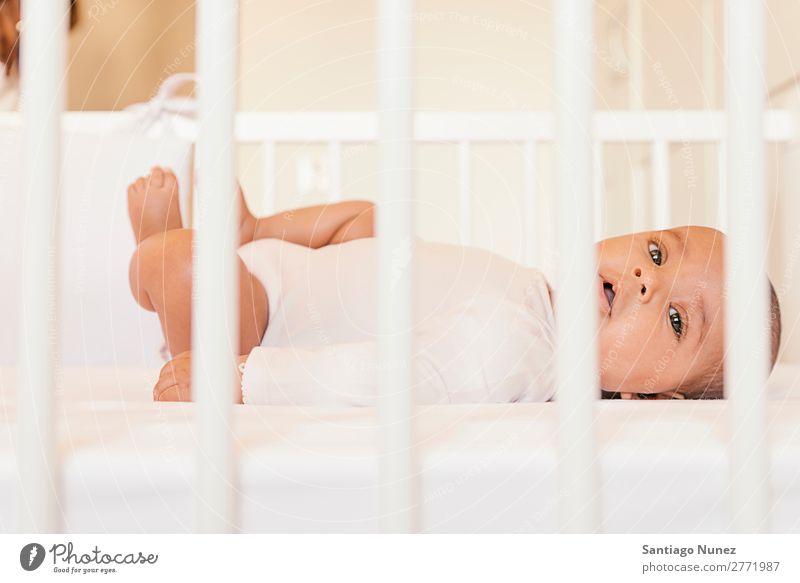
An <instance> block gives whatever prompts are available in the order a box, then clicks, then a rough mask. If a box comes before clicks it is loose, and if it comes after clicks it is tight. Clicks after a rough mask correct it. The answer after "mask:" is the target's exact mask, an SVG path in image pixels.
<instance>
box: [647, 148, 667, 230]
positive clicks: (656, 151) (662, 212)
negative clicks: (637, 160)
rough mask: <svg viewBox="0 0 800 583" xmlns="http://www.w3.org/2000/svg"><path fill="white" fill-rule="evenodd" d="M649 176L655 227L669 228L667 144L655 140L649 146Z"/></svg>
mask: <svg viewBox="0 0 800 583" xmlns="http://www.w3.org/2000/svg"><path fill="white" fill-rule="evenodd" d="M650 159H651V163H650V164H651V166H650V168H651V177H652V180H653V186H652V188H653V215H654V216H653V220H652V224H653V225H654V226H655V228H656V229H659V230H660V229H669V228H670V227H671V226H672V225H671V222H672V211H671V205H670V187H669V178H670V177H669V144H667V142H665V141H663V140H656V141H655V142H653V144H652V146H651V153H650Z"/></svg>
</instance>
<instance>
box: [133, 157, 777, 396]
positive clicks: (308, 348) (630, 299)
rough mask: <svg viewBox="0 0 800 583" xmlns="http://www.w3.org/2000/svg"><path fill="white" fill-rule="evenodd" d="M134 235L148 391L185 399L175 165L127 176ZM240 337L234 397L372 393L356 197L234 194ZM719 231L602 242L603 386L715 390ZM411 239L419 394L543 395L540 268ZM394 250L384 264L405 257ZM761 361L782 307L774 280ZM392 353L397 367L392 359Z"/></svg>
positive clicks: (719, 353) (369, 217) (185, 248)
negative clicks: (270, 202) (278, 205)
mask: <svg viewBox="0 0 800 583" xmlns="http://www.w3.org/2000/svg"><path fill="white" fill-rule="evenodd" d="M128 204H129V213H130V217H131V223H132V226H133V231H134V236H135V238H136V241H137V243H138V247H137V249H136V252H135V253H134V255H133V259H132V261H131V268H130V283H131V289H132V291H133V295H134V297H135V299H136V301H137V302H138V303H139V304H140V305H141V306H142V307H143V308H145V309H147V310H150V311H154V312H156V313H157V314H158V317H159V320H160V322H161V326H162V330H163V332H164V336H165V339H166V342H167V346H168V348H169V351H170V353H171V354H172V355H173V356H174V358H173V359H172V360H171V361H170V362H169V363H167V364H166V365H165V366H164V368H163V369H162V371H161V375H160V378H159V380H158V383H157V384H156V386H155V389H154V393H153V395H154V398H155V399H156V400H160V401H188V400H191V383H190V371H191V352H190V342H191V297H192V296H191V291H192V290H191V283H192V271H191V267H192V237H193V234H192V231H190V230H188V229H183V228H182V224H181V215H180V211H179V208H178V184H177V181H176V178H175V176H174V174H172V173H171V172H170V171H167V170H163V169H161V168H154V169H153V170H152V172H151V174H150V175H149V176H147V177H143V178H139V179H138V180H137V181H136V182H134V183H133V184H131V185H130V187H129V188H128ZM239 204H240V211H241V223H240V229H239V233H240V248H239V282H240V298H239V311H240V337H239V354H241V355H242V356H240V357H239V360H238V363H239V366H238V367H237V373H238V374H239V375H240V376H239V378H240V380H241V381H242V382H241V389H239V388H238V387H237V393H236V395H234V397H233V398H234V399H235V401H236V402H239V403H249V404H250V403H252V404H274V405H280V404H299V405H333V406H352V405H374V404H376V399H377V379H378V369H377V366H378V348H377V342H376V338H377V334H378V326H377V322H376V321H375V320H376V317H375V315H376V314H377V304H376V296H377V288H376V282H377V277H376V271H375V270H376V268H377V264H376V262H377V246H376V239H374V238H373V237H374V230H373V223H374V216H373V215H374V208H373V205H372V204H371V203H369V202H366V201H347V202H341V203H336V204H328V205H320V206H313V207H307V208H300V209H296V210H292V211H289V212H286V213H282V214H278V215H273V216H270V217H266V218H260V219H256V218H255V217H254V216H253V215H252V214H251V213H250V211H249V209H248V208H247V205H246V204H245V202H244V197H243V196H242V193H241V191H240V192H239ZM723 242H724V236H723V235H722V234H721V233H720V232H719V231H716V230H715V229H710V228H705V227H680V228H675V229H670V230H665V231H656V232H645V233H634V234H631V235H626V236H622V237H616V238H613V239H606V240H604V241H601V242H600V243H599V244H598V245H597V257H598V263H597V272H598V277H597V280H596V281H597V285H596V291H594V290H593V291H592V292H591V294H590V295H589V296H588V298H589V299H590V300H591V301H597V302H598V309H599V311H600V314H599V329H598V346H599V355H598V356H599V361H598V362H599V368H600V386H601V387H602V389H603V396H604V397H606V398H622V399H701V398H704V399H715V398H721V397H722V387H723V382H722V374H723V367H722V361H723V318H722V310H723V283H724V278H723ZM414 245H415V250H416V253H415V256H416V260H415V263H414V265H413V268H414V269H415V281H416V286H417V287H416V292H415V293H416V295H415V316H414V332H415V354H414V356H413V358H412V366H413V368H414V373H415V376H414V378H415V383H416V384H415V391H416V395H417V401H418V402H421V403H459V402H461V403H464V402H512V401H547V400H550V399H552V398H553V397H554V393H555V378H554V368H555V366H554V365H555V361H554V352H555V321H554V310H553V305H552V300H551V292H550V288H549V286H548V285H547V282H546V281H545V279H544V277H543V276H542V274H541V272H539V271H538V270H536V269H532V268H525V267H522V266H520V265H518V264H516V263H514V262H512V261H509V260H507V259H504V258H501V257H499V256H497V255H494V254H492V253H489V252H487V251H484V250H480V249H476V248H472V247H462V246H456V245H445V244H439V243H431V242H428V241H423V240H420V239H417V240H416V241H415V243H414ZM406 251H407V249H399V250H398V253H397V254H396V259H397V265H393V266H392V269H393V270H400V269H404V268H407V267H409V262H408V255H407V254H405V252H406ZM769 289H770V303H771V315H772V318H771V321H770V322H769V326H770V330H771V340H772V342H771V360H770V362H771V363H772V364H774V362H775V359H776V357H777V352H778V346H779V343H780V333H781V330H780V309H779V305H778V300H777V297H776V295H775V292H774V289H773V288H772V285H771V284H769ZM388 366H392V364H391V363H389V364H388Z"/></svg>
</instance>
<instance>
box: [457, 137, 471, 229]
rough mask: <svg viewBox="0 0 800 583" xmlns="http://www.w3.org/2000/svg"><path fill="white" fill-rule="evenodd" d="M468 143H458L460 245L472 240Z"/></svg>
mask: <svg viewBox="0 0 800 583" xmlns="http://www.w3.org/2000/svg"><path fill="white" fill-rule="evenodd" d="M470 155H471V148H470V144H469V142H466V141H464V142H459V143H458V217H459V220H458V236H459V241H461V244H462V245H469V244H470V241H471V239H472V176H471V174H472V173H471V168H470Z"/></svg>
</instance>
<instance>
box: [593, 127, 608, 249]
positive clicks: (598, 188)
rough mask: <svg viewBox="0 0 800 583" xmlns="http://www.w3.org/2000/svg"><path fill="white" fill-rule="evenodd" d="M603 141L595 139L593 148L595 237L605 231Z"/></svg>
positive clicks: (599, 237)
mask: <svg viewBox="0 0 800 583" xmlns="http://www.w3.org/2000/svg"><path fill="white" fill-rule="evenodd" d="M604 163H605V161H604V156H603V142H600V141H595V143H594V149H593V165H594V237H595V239H598V240H599V239H602V238H603V234H604V233H605V231H604V229H603V225H604V224H605V220H604V212H605V206H606V204H605V178H604V169H605V168H604Z"/></svg>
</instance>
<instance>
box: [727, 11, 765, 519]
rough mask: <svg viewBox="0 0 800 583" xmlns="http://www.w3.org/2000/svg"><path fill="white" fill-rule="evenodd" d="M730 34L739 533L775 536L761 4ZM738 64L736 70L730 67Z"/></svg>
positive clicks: (731, 336)
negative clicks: (770, 452) (770, 455)
mask: <svg viewBox="0 0 800 583" xmlns="http://www.w3.org/2000/svg"><path fill="white" fill-rule="evenodd" d="M727 10H728V12H727V14H728V24H729V27H730V28H729V30H728V31H727V32H726V35H725V36H726V38H727V39H728V55H727V63H729V66H728V67H726V71H727V80H728V85H727V89H728V94H727V98H728V160H727V162H728V189H729V191H730V199H729V202H728V204H729V205H730V206H729V225H730V231H729V234H728V241H727V244H726V246H725V258H726V263H725V266H726V283H727V292H728V296H727V303H726V306H725V308H726V310H725V313H726V322H727V324H728V325H727V326H726V327H725V332H726V340H727V348H728V350H727V357H726V359H725V389H726V394H727V396H728V397H729V398H730V400H731V403H730V405H731V407H730V412H731V417H730V422H731V432H730V433H731V441H730V443H729V455H730V460H731V491H732V493H733V504H732V505H731V508H733V509H734V515H733V517H732V518H733V520H732V528H733V530H734V531H735V532H739V533H752V532H765V531H768V530H769V517H768V509H769V484H770V480H769V479H768V478H769V473H768V469H769V465H768V456H767V453H768V452H767V450H766V403H765V400H764V393H765V389H766V384H767V376H768V374H769V353H770V348H769V347H770V344H769V342H770V337H769V327H768V326H766V325H765V322H770V318H769V295H768V288H767V283H766V280H765V278H766V274H765V269H764V266H765V264H766V257H767V229H766V226H767V211H766V193H765V174H764V156H765V153H764V141H763V112H764V95H765V93H766V88H765V86H764V85H765V84H764V75H765V72H764V33H763V6H762V3H761V2H745V1H744V0H739V1H731V2H728V3H727ZM731 63H734V64H735V66H730V64H731Z"/></svg>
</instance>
